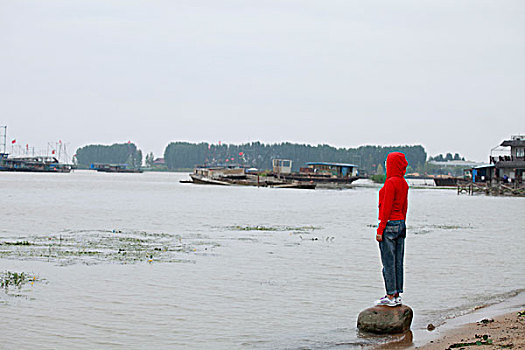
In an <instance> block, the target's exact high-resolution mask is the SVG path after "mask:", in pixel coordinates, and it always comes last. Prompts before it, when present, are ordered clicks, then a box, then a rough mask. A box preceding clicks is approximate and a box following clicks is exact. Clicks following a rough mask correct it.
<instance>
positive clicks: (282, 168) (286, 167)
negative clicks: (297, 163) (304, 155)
mask: <svg viewBox="0 0 525 350" xmlns="http://www.w3.org/2000/svg"><path fill="white" fill-rule="evenodd" d="M272 169H273V172H274V173H275V174H291V173H292V161H291V160H289V159H272Z"/></svg>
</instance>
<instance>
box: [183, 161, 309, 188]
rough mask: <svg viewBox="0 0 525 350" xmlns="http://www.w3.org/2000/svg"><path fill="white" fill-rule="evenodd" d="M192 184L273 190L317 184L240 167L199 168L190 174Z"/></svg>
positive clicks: (307, 186)
mask: <svg viewBox="0 0 525 350" xmlns="http://www.w3.org/2000/svg"><path fill="white" fill-rule="evenodd" d="M190 178H191V181H181V182H183V183H186V182H191V183H195V184H202V185H220V186H231V185H237V186H255V187H272V188H300V189H314V188H315V186H316V184H314V183H312V182H306V181H299V180H291V179H283V178H278V177H276V176H274V175H273V174H271V173H266V172H258V171H255V170H253V169H246V168H244V167H241V166H238V165H226V166H198V167H196V168H195V169H194V171H193V173H192V174H190Z"/></svg>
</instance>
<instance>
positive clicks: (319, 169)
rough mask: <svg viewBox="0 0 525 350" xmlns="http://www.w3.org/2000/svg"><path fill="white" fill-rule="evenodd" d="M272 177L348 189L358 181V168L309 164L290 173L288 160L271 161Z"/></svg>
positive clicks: (290, 163) (320, 163)
mask: <svg viewBox="0 0 525 350" xmlns="http://www.w3.org/2000/svg"><path fill="white" fill-rule="evenodd" d="M272 168H273V175H274V176H276V177H277V178H279V179H285V180H293V181H305V182H312V183H315V184H317V185H319V186H321V187H348V186H350V185H351V184H352V182H354V181H355V180H357V179H359V171H358V166H357V165H355V164H348V163H332V162H309V163H306V167H304V168H300V169H299V172H292V161H291V160H289V159H273V160H272Z"/></svg>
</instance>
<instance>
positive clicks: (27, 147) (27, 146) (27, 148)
mask: <svg viewBox="0 0 525 350" xmlns="http://www.w3.org/2000/svg"><path fill="white" fill-rule="evenodd" d="M26 150H28V151H29V144H28V143H26Z"/></svg>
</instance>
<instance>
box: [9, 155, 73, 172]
mask: <svg viewBox="0 0 525 350" xmlns="http://www.w3.org/2000/svg"><path fill="white" fill-rule="evenodd" d="M71 169H73V166H72V165H71V164H64V163H60V162H59V161H58V159H57V158H55V157H48V156H36V157H8V154H7V153H2V154H0V171H16V172H36V173H69V172H71Z"/></svg>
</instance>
